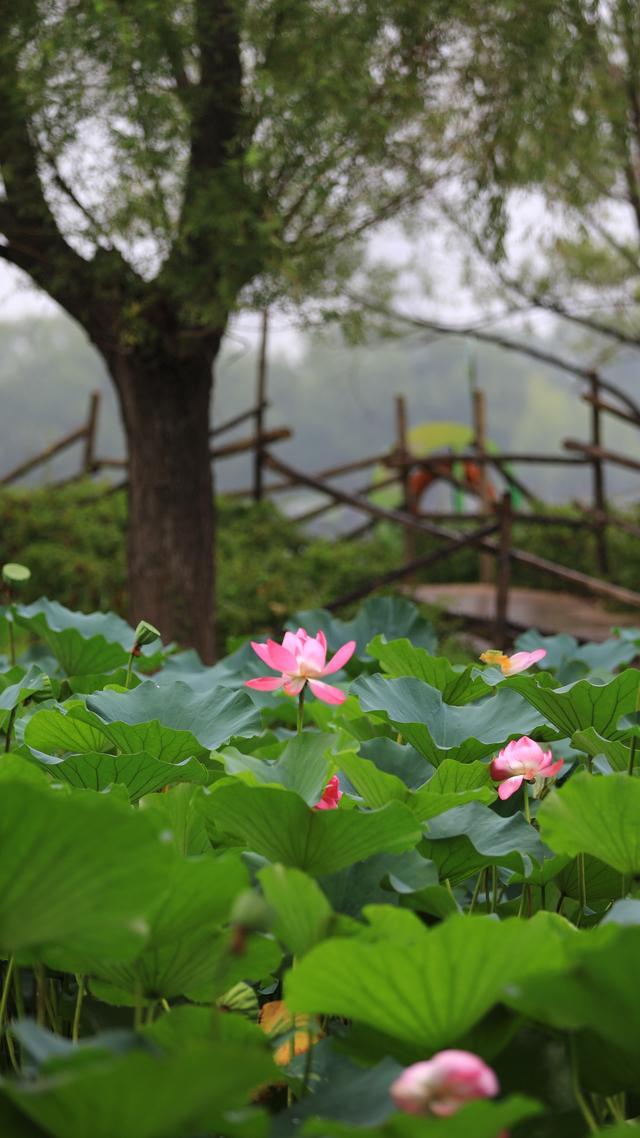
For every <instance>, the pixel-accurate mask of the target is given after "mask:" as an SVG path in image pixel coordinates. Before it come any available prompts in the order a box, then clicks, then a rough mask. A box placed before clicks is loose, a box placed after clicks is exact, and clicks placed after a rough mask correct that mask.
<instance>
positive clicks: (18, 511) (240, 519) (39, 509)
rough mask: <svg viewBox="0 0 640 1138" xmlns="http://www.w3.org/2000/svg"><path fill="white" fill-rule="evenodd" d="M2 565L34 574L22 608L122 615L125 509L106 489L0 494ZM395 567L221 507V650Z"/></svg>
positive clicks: (368, 550)
mask: <svg viewBox="0 0 640 1138" xmlns="http://www.w3.org/2000/svg"><path fill="white" fill-rule="evenodd" d="M0 517H1V518H2V526H1V532H0V563H2V562H4V561H12V560H13V561H21V562H23V563H24V564H26V565H28V566H29V568H30V569H31V573H32V578H31V581H30V582H29V586H28V591H27V590H23V594H21V595H22V596H23V599H24V600H25V601H31V600H35V599H36V597H39V596H43V595H45V594H50V595H53V596H55V598H56V600H58V601H60V602H61V603H62V604H64V605H67V606H68V607H69V608H74V609H80V610H82V611H84V612H91V611H92V610H95V609H103V610H104V609H110V610H112V611H113V612H118V613H121V614H125V613H126V611H127V587H126V573H125V528H126V500H125V497H124V495H123V494H121V493H105V487H104V486H95V485H92V484H90V485H83V484H80V483H76V484H74V485H70V486H65V487H61V488H56V489H51V488H49V489H38V490H18V491H16V490H12V491H8V490H5V491H3V492H2V494H0ZM396 564H397V554H396V552H395V550H394V548H393V547H389V544H388V543H387V542H384V541H383V540H380V539H376V538H372V539H370V540H367V541H361V542H358V543H353V544H348V543H337V544H334V543H333V542H331V541H327V540H323V539H317V538H315V539H310V538H308V537H305V536H304V535H303V534H301V532H300V531H299V529H298V528H297V527H296V526H295V525H294V524H293V523H292V522H290V521H288V520H287V519H286V518H285V517H284V516H283V515H282V514H281V513H279V512H278V511H277V510H276V509H275V507H274V506H273V505H272V504H271V503H269V502H264V503H260V504H246V503H242V502H238V501H235V500H225V499H220V500H219V502H218V586H217V589H218V605H219V629H220V643H221V644H222V645H224V644H225V643H226V642H227V641H228V640H229V639H230V638H233V637H236V636H242V635H246V634H247V633H248V632H251V631H256V630H258V629H260V628H266V627H273V626H277V625H279V624H281V622H282V621H283V619H284V618H285V616H286V615H288V614H289V613H293V612H295V611H296V609H300V608H311V607H313V608H315V607H317V606H318V605H322V604H325V603H328V602H329V601H330V600H331V599H332V598H334V597H337V596H339V595H341V594H342V593H345V592H349V591H350V590H352V589H355V588H357V587H358V586H359V585H361V584H363V583H364V582H366V581H367V580H369V578H370V577H372V576H375V575H376V574H377V573H383V572H385V570H386V569H389V568H391V567H393V566H394V565H396Z"/></svg>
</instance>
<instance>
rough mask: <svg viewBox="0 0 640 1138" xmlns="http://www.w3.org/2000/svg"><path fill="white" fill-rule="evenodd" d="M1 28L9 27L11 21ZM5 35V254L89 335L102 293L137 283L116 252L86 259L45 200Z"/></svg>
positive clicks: (0, 159) (0, 225)
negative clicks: (68, 236) (67, 235)
mask: <svg viewBox="0 0 640 1138" xmlns="http://www.w3.org/2000/svg"><path fill="white" fill-rule="evenodd" d="M9 22H10V20H9ZM2 23H4V24H6V16H5V20H3V21H2ZM0 34H2V35H4V40H5V45H4V52H3V69H2V73H1V74H0V145H1V151H0V168H1V170H2V178H3V182H4V188H5V199H4V201H2V202H0V229H1V231H2V233H3V234H4V237H5V241H6V244H5V245H4V246H3V247H2V251H1V254H0V255H1V256H2V259H3V260H5V261H10V262H11V263H12V264H15V265H17V266H18V267H19V268H21V269H24V271H25V272H27V273H28V274H29V275H30V276H31V277H32V278H33V280H34V281H35V282H36V284H38V285H40V286H41V287H42V288H44V289H45V291H46V292H48V293H49V295H50V296H52V297H53V299H54V300H56V301H58V303H59V304H61V305H62V307H63V308H66V310H67V311H68V312H69V313H70V314H71V315H72V316H74V317H75V318H76V319H77V320H78V321H79V322H80V323H82V324H83V325H84V326H85V327H87V328H88V329H89V330H90V329H91V326H92V323H94V324H95V319H96V317H97V312H96V311H95V309H94V305H95V303H96V301H97V300H98V296H99V294H100V293H102V292H103V291H104V290H105V289H106V290H107V291H108V292H110V293H112V292H113V290H114V288H117V289H121V290H122V288H123V286H124V287H126V285H127V284H130V283H131V282H132V281H134V280H136V281H137V280H138V278H137V277H136V274H135V273H134V272H133V270H132V269H130V268H129V266H128V265H127V264H126V262H125V261H124V259H123V258H122V257H121V256H120V254H118V253H116V252H115V250H111V251H109V252H108V253H107V252H105V251H104V250H103V251H98V253H97V254H96V257H94V259H93V261H88V260H86V259H85V258H84V257H82V256H81V255H80V254H79V253H78V252H76V250H75V249H73V247H72V246H71V245H69V244H68V242H67V241H66V240H65V238H64V236H63V234H62V232H61V231H60V229H59V228H58V225H57V222H56V219H55V216H54V214H53V212H52V210H51V207H50V206H49V203H48V202H47V200H46V198H45V194H44V189H43V185H42V180H41V177H40V171H39V154H38V150H37V147H36V144H35V143H34V141H33V138H32V134H31V125H30V121H29V110H28V106H27V102H26V98H25V96H24V94H23V92H22V88H21V76H20V68H19V51H20V48H19V45H18V44H17V43H16V44H12V41H11V39H10V37H9V35H8V28H7V26H4V27H3V26H1V25H0ZM7 44H11V46H10V47H7ZM140 283H141V282H140Z"/></svg>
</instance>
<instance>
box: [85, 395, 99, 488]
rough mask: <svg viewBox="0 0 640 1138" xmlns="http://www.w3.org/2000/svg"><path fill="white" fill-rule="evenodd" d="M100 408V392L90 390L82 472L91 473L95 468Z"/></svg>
mask: <svg viewBox="0 0 640 1138" xmlns="http://www.w3.org/2000/svg"><path fill="white" fill-rule="evenodd" d="M99 410H100V392H99V391H92V392H91V398H90V399H89V415H88V418H87V426H86V434H85V437H84V449H83V452H82V473H83V474H93V471H94V468H95V448H96V434H97V431H98V412H99Z"/></svg>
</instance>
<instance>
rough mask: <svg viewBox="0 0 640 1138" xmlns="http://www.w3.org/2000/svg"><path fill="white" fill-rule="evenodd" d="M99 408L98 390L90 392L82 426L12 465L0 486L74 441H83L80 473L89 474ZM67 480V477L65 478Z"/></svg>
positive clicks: (35, 466)
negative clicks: (84, 421) (30, 456)
mask: <svg viewBox="0 0 640 1138" xmlns="http://www.w3.org/2000/svg"><path fill="white" fill-rule="evenodd" d="M99 408H100V392H98V391H94V392H92V394H91V396H90V398H89V412H88V416H87V421H86V423H85V424H84V426H82V427H78V428H77V430H75V431H70V432H69V433H68V434H66V435H63V437H62V438H61V439H58V440H57V442H54V443H51V444H50V445H49V446H47V447H45V448H44V449H43V450H41V451H38V453H37V454H35V455H34V456H33V458H28V459H27V460H26V462H21V463H19V464H18V465H17V466H14V467H13V469H12V470H8V471H7V473H6V474H3V475H2V476H1V477H0V486H10V485H11V483H12V482H17V481H18V479H19V478H22V477H23V476H24V475H25V474H29V473H30V472H31V471H32V470H35V469H36V468H37V467H38V466H42V465H43V463H45V462H48V461H49V459H51V458H54V457H55V456H56V455H57V454H61V453H62V451H64V450H67V448H68V447H72V446H74V445H75V443H79V442H84V449H83V453H82V466H81V473H82V474H91V473H92V472H93V470H95V459H94V446H95V436H96V431H97V423H98V411H99ZM66 481H68V479H67V480H66Z"/></svg>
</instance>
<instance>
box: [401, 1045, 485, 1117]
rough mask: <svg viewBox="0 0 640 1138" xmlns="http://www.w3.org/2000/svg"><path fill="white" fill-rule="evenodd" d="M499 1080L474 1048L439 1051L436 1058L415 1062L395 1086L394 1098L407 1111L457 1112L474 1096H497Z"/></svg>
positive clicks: (411, 1112)
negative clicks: (473, 1051) (471, 1049)
mask: <svg viewBox="0 0 640 1138" xmlns="http://www.w3.org/2000/svg"><path fill="white" fill-rule="evenodd" d="M499 1090H500V1086H499V1083H498V1079H497V1077H496V1075H495V1073H494V1071H492V1070H491V1067H488V1066H487V1064H486V1063H484V1062H483V1060H482V1059H479V1058H478V1056H477V1055H473V1054H472V1053H471V1052H470V1051H439V1052H438V1054H437V1055H434V1056H433V1058H432V1059H428V1060H425V1061H424V1062H421V1063H414V1064H413V1066H411V1067H407V1069H406V1070H405V1071H403V1072H402V1074H401V1075H400V1076H399V1078H397V1079H396V1081H395V1083H392V1085H391V1097H392V1099H393V1101H394V1103H395V1105H396V1106H397V1107H398V1109H399V1110H403V1111H404V1112H405V1113H406V1114H420V1115H438V1116H440V1117H446V1116H447V1115H450V1114H455V1113H456V1111H457V1110H459V1109H460V1107H461V1106H464V1104H465V1103H467V1102H470V1101H471V1100H472V1099H479V1098H493V1097H494V1095H497V1094H498V1092H499Z"/></svg>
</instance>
